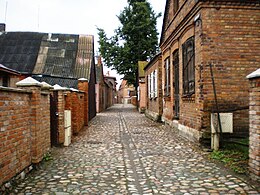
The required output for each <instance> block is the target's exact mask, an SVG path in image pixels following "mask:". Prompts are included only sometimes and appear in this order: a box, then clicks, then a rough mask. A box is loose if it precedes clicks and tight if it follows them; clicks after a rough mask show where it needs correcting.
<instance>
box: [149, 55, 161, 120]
mask: <svg viewBox="0 0 260 195" xmlns="http://www.w3.org/2000/svg"><path fill="white" fill-rule="evenodd" d="M161 60H162V58H161V56H159V57H157V58H156V59H155V61H154V62H151V64H150V63H149V67H148V68H146V69H145V78H146V79H145V80H146V87H147V89H148V75H149V74H151V73H152V72H153V71H154V70H156V69H157V74H158V75H157V78H158V80H157V98H152V99H151V98H149V94H148V91H146V96H147V103H146V109H147V114H149V113H148V112H151V114H152V113H154V114H156V115H157V117H161V115H162V78H163V77H162V61H161ZM152 117H153V116H152Z"/></svg>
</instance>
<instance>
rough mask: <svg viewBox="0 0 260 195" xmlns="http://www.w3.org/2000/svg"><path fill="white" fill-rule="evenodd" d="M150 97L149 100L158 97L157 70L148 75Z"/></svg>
mask: <svg viewBox="0 0 260 195" xmlns="http://www.w3.org/2000/svg"><path fill="white" fill-rule="evenodd" d="M147 80H148V87H147V88H148V96H149V98H150V99H151V98H156V97H157V88H158V87H157V70H154V71H153V72H152V73H150V74H149V75H148V79H147Z"/></svg>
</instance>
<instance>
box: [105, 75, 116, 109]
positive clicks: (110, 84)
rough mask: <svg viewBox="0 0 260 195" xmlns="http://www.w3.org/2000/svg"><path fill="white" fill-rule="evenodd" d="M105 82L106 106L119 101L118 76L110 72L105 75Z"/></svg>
mask: <svg viewBox="0 0 260 195" xmlns="http://www.w3.org/2000/svg"><path fill="white" fill-rule="evenodd" d="M104 82H105V95H104V97H105V102H104V104H105V108H108V107H110V106H112V105H114V104H115V103H117V90H116V85H117V82H116V77H113V76H110V75H109V73H108V74H107V75H105V76H104Z"/></svg>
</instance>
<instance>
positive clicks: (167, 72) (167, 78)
mask: <svg viewBox="0 0 260 195" xmlns="http://www.w3.org/2000/svg"><path fill="white" fill-rule="evenodd" d="M170 72H171V69H170V58H169V57H168V58H167V59H166V60H165V61H164V73H165V75H164V96H170V92H171V85H170V83H171V82H170V78H171V77H170Z"/></svg>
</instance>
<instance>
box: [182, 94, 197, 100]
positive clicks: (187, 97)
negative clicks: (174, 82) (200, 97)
mask: <svg viewBox="0 0 260 195" xmlns="http://www.w3.org/2000/svg"><path fill="white" fill-rule="evenodd" d="M181 99H182V100H183V101H185V102H195V93H191V94H185V95H182V97H181Z"/></svg>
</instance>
